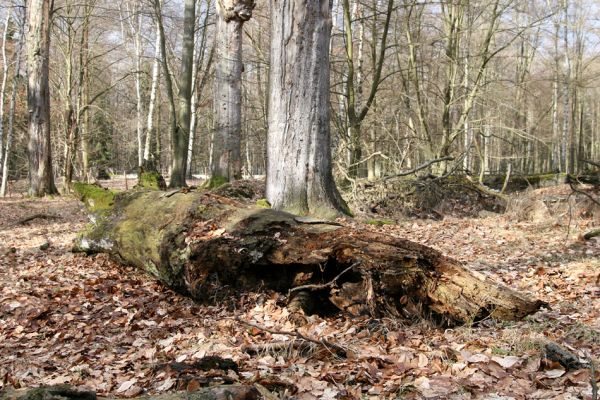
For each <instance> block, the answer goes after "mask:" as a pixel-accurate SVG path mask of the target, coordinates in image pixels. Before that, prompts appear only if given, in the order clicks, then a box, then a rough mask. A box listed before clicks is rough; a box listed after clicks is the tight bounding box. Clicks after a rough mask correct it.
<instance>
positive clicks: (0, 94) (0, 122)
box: [0, 9, 19, 175]
mask: <svg viewBox="0 0 600 400" xmlns="http://www.w3.org/2000/svg"><path fill="white" fill-rule="evenodd" d="M11 11H12V10H10V9H9V10H7V12H6V20H5V22H4V30H3V33H2V65H3V66H2V82H1V83H0V175H2V166H3V165H4V163H3V162H2V157H3V155H4V95H5V93H6V80H7V79H8V59H7V58H6V37H7V36H8V23H9V22H10V14H11ZM18 73H19V71H16V72H15V74H18Z"/></svg>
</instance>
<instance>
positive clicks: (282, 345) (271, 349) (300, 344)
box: [242, 339, 314, 354]
mask: <svg viewBox="0 0 600 400" xmlns="http://www.w3.org/2000/svg"><path fill="white" fill-rule="evenodd" d="M312 346H314V344H313V343H311V342H306V341H304V340H302V339H301V340H294V341H290V342H273V343H264V344H246V345H243V346H242V351H243V352H244V353H248V354H260V353H278V352H282V351H288V350H291V349H295V350H298V351H300V352H302V351H304V350H308V349H310V348H311V347H312Z"/></svg>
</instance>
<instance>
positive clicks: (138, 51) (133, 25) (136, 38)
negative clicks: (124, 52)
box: [126, 0, 144, 166]
mask: <svg viewBox="0 0 600 400" xmlns="http://www.w3.org/2000/svg"><path fill="white" fill-rule="evenodd" d="M130 3H131V4H133V6H132V8H131V9H130ZM126 5H127V10H128V14H129V18H128V21H129V29H130V30H131V37H132V39H133V43H134V46H135V64H134V67H135V74H134V77H135V100H136V101H135V117H136V118H135V119H136V137H137V156H138V166H141V165H142V162H143V156H144V141H143V137H142V135H143V122H142V79H141V75H142V53H143V49H142V12H141V11H142V10H141V9H140V2H139V1H137V0H133V1H131V2H127V3H126Z"/></svg>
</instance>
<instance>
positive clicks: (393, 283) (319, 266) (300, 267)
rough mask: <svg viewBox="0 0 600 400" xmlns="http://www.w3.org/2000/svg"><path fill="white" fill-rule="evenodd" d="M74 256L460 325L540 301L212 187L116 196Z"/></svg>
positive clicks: (197, 293)
mask: <svg viewBox="0 0 600 400" xmlns="http://www.w3.org/2000/svg"><path fill="white" fill-rule="evenodd" d="M76 250H80V251H86V252H91V253H93V252H108V253H110V254H113V255H114V256H116V257H118V258H119V259H120V260H122V261H123V262H125V263H128V264H133V265H135V266H137V267H140V268H142V269H144V270H146V271H147V272H148V273H150V274H152V275H153V276H155V277H156V278H157V279H159V280H160V281H162V282H164V283H165V284H166V285H168V286H169V287H171V288H173V289H175V290H176V291H178V292H180V293H183V294H185V295H189V296H191V297H193V298H195V299H197V300H200V301H206V300H209V299H214V298H215V297H216V298H219V296H222V297H226V296H228V295H231V294H233V291H236V290H255V289H257V288H263V287H266V288H269V289H273V290H278V291H288V290H290V289H292V288H294V287H298V286H304V285H307V286H308V287H309V290H311V291H313V292H314V293H315V296H316V298H318V299H319V301H324V302H330V303H333V305H335V306H336V307H337V308H339V309H341V310H344V311H347V312H349V313H351V314H356V315H358V314H369V315H372V316H376V317H380V316H396V317H416V316H419V317H422V316H431V315H437V316H442V317H444V318H445V319H446V320H448V321H454V322H467V321H474V320H479V319H482V318H486V317H488V316H491V317H494V318H499V319H508V320H513V319H519V318H522V317H524V316H526V315H528V314H531V313H533V312H535V311H536V310H538V309H539V307H540V306H541V305H542V304H543V303H542V302H541V301H536V300H531V299H529V298H527V297H526V296H524V295H522V294H520V293H517V292H515V291H514V290H511V289H510V288H508V287H506V286H504V285H502V284H500V283H497V282H495V281H493V280H492V279H490V278H489V277H487V276H485V275H482V274H480V273H477V272H474V271H471V270H469V269H468V268H466V267H465V266H464V265H462V264H461V263H459V262H458V261H456V260H453V259H451V258H448V257H445V256H443V255H442V254H441V253H440V252H438V251H436V250H434V249H431V248H429V247H426V246H423V245H420V244H417V243H414V242H411V241H408V240H404V239H400V238H395V237H392V236H389V235H383V234H379V233H376V232H373V231H370V230H366V229H365V230H357V229H356V228H352V227H347V226H341V225H340V224H337V223H331V222H328V221H320V220H313V219H310V218H302V217H296V216H294V215H292V214H289V213H285V212H281V211H275V210H272V209H265V208H260V207H259V206H257V205H256V204H254V203H250V202H242V201H238V200H234V199H231V198H227V197H223V196H220V195H217V194H215V193H211V192H205V191H203V192H188V193H175V194H167V193H162V192H156V191H133V192H124V193H119V194H117V195H116V196H115V197H114V205H113V212H112V213H111V214H110V215H106V216H105V217H103V218H96V219H95V220H94V221H93V222H92V225H91V226H90V228H89V229H88V230H87V231H86V232H84V233H83V235H82V236H81V237H80V239H79V240H78V243H77V244H76ZM228 291H231V292H228Z"/></svg>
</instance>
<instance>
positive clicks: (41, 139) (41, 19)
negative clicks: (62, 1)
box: [27, 0, 58, 196]
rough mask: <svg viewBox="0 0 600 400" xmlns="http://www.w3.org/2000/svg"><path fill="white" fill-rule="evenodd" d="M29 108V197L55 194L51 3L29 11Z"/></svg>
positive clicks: (35, 1)
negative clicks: (51, 136)
mask: <svg viewBox="0 0 600 400" xmlns="http://www.w3.org/2000/svg"><path fill="white" fill-rule="evenodd" d="M27 13H28V22H29V30H28V32H27V73H28V87H27V106H28V110H29V124H28V125H29V126H28V130H29V143H28V146H27V150H28V158H29V193H30V195H32V196H44V195H47V194H56V193H58V191H57V190H56V185H55V184H54V175H53V173H52V151H51V149H52V147H51V143H50V89H49V85H48V84H49V79H48V78H49V77H48V63H49V52H50V14H51V10H50V0H30V1H29V7H28V10H27Z"/></svg>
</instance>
